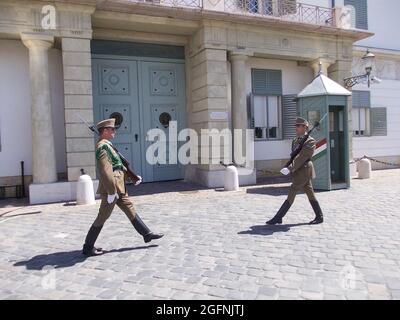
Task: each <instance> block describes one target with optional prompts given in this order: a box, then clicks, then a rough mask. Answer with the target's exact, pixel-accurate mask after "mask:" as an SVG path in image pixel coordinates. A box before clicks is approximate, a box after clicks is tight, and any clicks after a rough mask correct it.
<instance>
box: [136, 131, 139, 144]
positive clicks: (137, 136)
mask: <svg viewBox="0 0 400 320" xmlns="http://www.w3.org/2000/svg"><path fill="white" fill-rule="evenodd" d="M138 138H139V135H138V134H137V133H136V134H135V141H136V142H137V141H138Z"/></svg>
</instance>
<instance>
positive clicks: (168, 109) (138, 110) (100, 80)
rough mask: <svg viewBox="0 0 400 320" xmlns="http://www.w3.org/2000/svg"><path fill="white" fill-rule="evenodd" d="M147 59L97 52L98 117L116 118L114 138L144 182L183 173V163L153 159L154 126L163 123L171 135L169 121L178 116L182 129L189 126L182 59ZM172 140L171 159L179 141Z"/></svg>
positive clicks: (94, 70)
mask: <svg viewBox="0 0 400 320" xmlns="http://www.w3.org/2000/svg"><path fill="white" fill-rule="evenodd" d="M149 60H151V59H145V58H136V57H135V58H127V57H123V58H121V57H118V56H104V55H102V56H96V55H94V56H93V59H92V75H93V105H94V119H95V121H96V122H97V121H100V120H103V119H106V118H110V117H114V118H116V124H118V129H117V135H116V138H115V140H114V141H113V143H114V144H115V145H116V146H117V148H118V149H119V150H120V152H121V153H122V154H123V155H124V156H125V157H126V158H127V159H128V161H129V162H130V164H131V167H132V168H133V169H134V171H135V172H136V173H138V174H139V175H141V176H142V177H143V181H144V182H152V181H164V180H177V179H182V178H183V176H184V175H183V168H182V166H181V165H179V164H177V163H174V164H169V163H167V164H156V165H152V164H150V163H148V162H147V159H146V150H147V148H148V147H149V146H150V145H151V143H152V142H151V141H148V139H147V133H148V131H149V130H150V129H153V128H158V129H161V130H163V131H164V132H165V133H166V135H167V137H168V132H169V128H170V125H169V122H170V121H177V128H176V131H178V132H179V130H180V129H183V128H184V127H185V125H184V122H185V73H184V64H183V63H180V62H159V61H156V60H154V61H149ZM166 119H167V120H168V121H167V122H166ZM168 142H169V141H167V159H168V158H171V157H168V156H169V155H170V154H171V152H173V153H174V154H173V156H172V158H173V159H174V158H177V152H178V147H179V146H178V145H174V144H173V143H172V144H170V143H168ZM169 147H171V148H169ZM170 149H171V150H170Z"/></svg>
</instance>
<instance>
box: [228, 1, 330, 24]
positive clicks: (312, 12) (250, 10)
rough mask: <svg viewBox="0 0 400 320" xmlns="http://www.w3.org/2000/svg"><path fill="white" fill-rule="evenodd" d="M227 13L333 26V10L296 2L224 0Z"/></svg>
mask: <svg viewBox="0 0 400 320" xmlns="http://www.w3.org/2000/svg"><path fill="white" fill-rule="evenodd" d="M224 1H225V7H224V10H225V12H230V13H237V14H245V15H255V16H266V17H275V18H279V19H282V20H286V21H294V22H302V23H309V24H316V25H326V26H332V25H333V10H334V9H332V8H324V7H319V6H314V5H309V4H304V3H301V2H297V1H294V0H224Z"/></svg>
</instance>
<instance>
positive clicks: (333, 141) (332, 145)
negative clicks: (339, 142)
mask: <svg viewBox="0 0 400 320" xmlns="http://www.w3.org/2000/svg"><path fill="white" fill-rule="evenodd" d="M331 148H332V149H334V148H335V140H333V139H331Z"/></svg>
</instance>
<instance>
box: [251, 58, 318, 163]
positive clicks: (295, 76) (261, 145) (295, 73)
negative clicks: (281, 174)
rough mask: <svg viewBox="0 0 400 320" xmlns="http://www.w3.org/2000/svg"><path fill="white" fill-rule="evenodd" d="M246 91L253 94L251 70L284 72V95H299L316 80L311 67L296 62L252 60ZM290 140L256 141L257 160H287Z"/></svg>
mask: <svg viewBox="0 0 400 320" xmlns="http://www.w3.org/2000/svg"><path fill="white" fill-rule="evenodd" d="M246 68H247V70H246V91H247V93H248V94H250V93H251V69H252V68H259V69H275V70H282V84H283V94H297V93H299V92H300V91H301V90H303V89H304V87H306V86H307V85H308V84H309V83H310V82H311V81H312V79H313V78H314V75H313V71H312V69H311V68H309V67H299V66H298V65H297V62H296V61H286V60H273V59H260V58H250V59H249V60H248V61H247V64H246ZM290 146H291V141H290V140H283V141H282V140H281V141H256V142H255V155H254V157H255V160H256V161H257V160H276V159H286V158H287V157H288V155H289V153H290Z"/></svg>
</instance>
